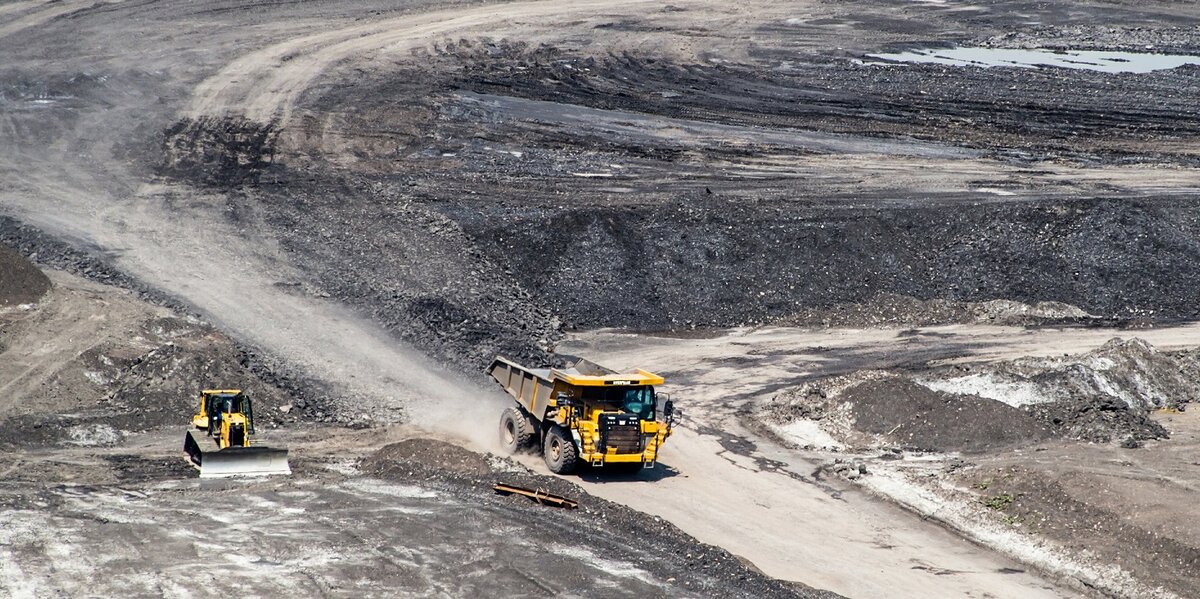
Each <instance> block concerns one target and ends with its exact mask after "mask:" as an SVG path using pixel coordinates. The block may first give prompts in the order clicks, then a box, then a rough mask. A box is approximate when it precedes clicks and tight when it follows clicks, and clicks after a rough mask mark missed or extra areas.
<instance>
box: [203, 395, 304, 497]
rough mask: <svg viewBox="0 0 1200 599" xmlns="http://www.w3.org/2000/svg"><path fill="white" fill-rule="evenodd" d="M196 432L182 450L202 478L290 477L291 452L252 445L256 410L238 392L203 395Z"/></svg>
mask: <svg viewBox="0 0 1200 599" xmlns="http://www.w3.org/2000/svg"><path fill="white" fill-rule="evenodd" d="M192 424H193V425H195V427H196V430H190V431H188V432H187V435H186V436H185V437H184V439H183V450H184V452H185V453H187V455H188V457H189V458H191V460H192V463H193V464H195V465H196V467H197V468H199V469H200V478H221V477H229V476H269V475H273V474H291V473H292V469H291V466H289V465H288V451H287V450H286V449H275V448H271V447H265V446H262V445H253V444H252V443H253V437H254V408H253V404H252V403H251V401H250V398H249V397H247V396H246V395H245V394H244V393H242V392H241V391H240V390H238V389H206V390H204V391H201V392H200V411H199V412H198V413H197V414H196V415H195V416H193V417H192Z"/></svg>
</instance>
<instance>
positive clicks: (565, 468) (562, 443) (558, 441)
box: [542, 424, 579, 474]
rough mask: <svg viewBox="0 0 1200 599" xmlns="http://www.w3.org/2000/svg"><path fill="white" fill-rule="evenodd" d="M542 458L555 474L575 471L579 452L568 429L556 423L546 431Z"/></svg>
mask: <svg viewBox="0 0 1200 599" xmlns="http://www.w3.org/2000/svg"><path fill="white" fill-rule="evenodd" d="M542 458H543V459H545V460H546V466H547V467H549V468H550V471H551V472H553V473H555V474H570V473H571V472H574V471H575V463H576V461H577V460H578V459H579V453H578V451H576V449H575V442H574V441H572V440H571V435H570V434H568V433H567V431H566V429H564V428H563V427H561V426H559V425H557V424H555V425H552V426H551V427H550V430H548V431H546V440H545V442H544V443H543V444H542Z"/></svg>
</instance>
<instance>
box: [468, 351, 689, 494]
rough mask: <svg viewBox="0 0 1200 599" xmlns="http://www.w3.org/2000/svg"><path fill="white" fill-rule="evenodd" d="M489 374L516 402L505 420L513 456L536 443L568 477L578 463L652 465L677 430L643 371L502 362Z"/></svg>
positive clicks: (669, 408) (666, 401)
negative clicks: (522, 364)
mask: <svg viewBox="0 0 1200 599" xmlns="http://www.w3.org/2000/svg"><path fill="white" fill-rule="evenodd" d="M488 373H489V374H490V375H491V376H492V378H493V379H495V380H496V382H498V383H500V385H501V386H502V387H504V389H505V391H507V392H508V394H509V395H511V396H512V397H513V399H514V400H515V402H516V405H515V406H512V407H510V408H509V409H507V410H505V412H504V414H502V415H501V420H500V442H501V444H502V445H504V446H505V448H506V449H508V450H510V451H519V450H521V449H524V448H527V447H530V446H535V445H536V446H537V447H540V448H541V450H542V455H543V457H544V458H545V460H546V464H547V466H549V467H550V469H551V470H552V471H554V472H556V473H564V472H570V471H571V470H573V469H574V468H575V466H576V465H577V464H578V463H580V462H583V463H587V464H591V465H593V466H612V465H619V464H627V465H630V466H634V465H636V466H642V467H646V468H651V467H653V466H654V464H655V462H656V461H657V459H658V451H659V449H660V448H661V447H662V445H663V442H665V441H666V439H667V437H669V436H671V428H672V426H673V425H674V418H675V415H676V414H675V411H674V405H673V403H672V402H671V400H670V398H669V397H668V396H667V395H666V394H662V393H658V392H657V391H656V390H655V386H656V385H661V384H662V383H663V382H664V381H663V378H662V377H661V376H659V375H657V374H654V373H652V372H648V371H646V370H641V369H637V370H635V371H633V372H629V373H619V372H616V371H613V370H610V369H608V368H604V367H603V366H600V365H598V364H595V363H592V362H589V361H587V360H580V361H578V362H576V363H575V364H573V365H572V366H570V367H567V368H526V367H523V366H521V365H519V364H516V363H514V362H512V361H509V360H507V359H505V358H502V357H497V358H496V359H495V360H494V361H493V362H492V365H491V367H490V368H489V369H488Z"/></svg>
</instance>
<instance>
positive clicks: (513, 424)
mask: <svg viewBox="0 0 1200 599" xmlns="http://www.w3.org/2000/svg"><path fill="white" fill-rule="evenodd" d="M533 438H534V431H533V426H532V425H531V424H530V422H529V418H526V417H525V414H524V413H523V412H522V411H521V410H520V409H518V408H515V407H513V408H508V409H507V410H504V413H503V414H500V446H501V447H503V448H504V449H506V450H508V452H509V453H517V452H519V451H524V450H525V449H528V448H529V446H530V445H532V444H533Z"/></svg>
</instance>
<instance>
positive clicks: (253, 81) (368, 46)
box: [184, 0, 657, 123]
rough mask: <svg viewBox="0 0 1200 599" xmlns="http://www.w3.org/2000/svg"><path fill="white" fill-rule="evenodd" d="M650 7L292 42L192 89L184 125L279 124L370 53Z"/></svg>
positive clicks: (418, 25) (407, 25) (408, 22)
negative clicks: (346, 64) (223, 117)
mask: <svg viewBox="0 0 1200 599" xmlns="http://www.w3.org/2000/svg"><path fill="white" fill-rule="evenodd" d="M638 6H657V4H654V3H650V2H647V1H646V0H616V1H612V2H605V1H596V0H592V1H588V2H573V3H571V4H569V5H566V6H564V5H563V4H560V3H556V2H521V3H513V4H506V5H502V6H484V7H477V8H470V9H455V10H445V11H438V12H433V13H427V14H423V15H408V16H404V17H397V18H394V19H386V20H383V21H377V22H373V23H367V24H362V25H354V26H351V27H346V28H343V29H337V30H334V31H328V32H324V33H318V34H314V35H308V36H304V37H299V38H295V39H292V40H288V41H286V42H283V43H280V44H276V45H274V46H271V47H268V48H264V49H262V50H258V51H256V52H252V53H250V54H247V55H246V56H243V57H242V58H239V59H237V60H235V61H233V62H232V63H230V64H229V65H228V66H227V67H225V68H224V69H222V70H221V72H220V73H217V74H216V75H214V76H213V77H210V78H209V79H207V80H205V81H204V82H203V83H201V84H200V85H199V86H197V88H196V90H195V93H194V98H193V100H192V102H191V105H190V107H189V108H188V110H187V111H186V113H185V115H184V116H186V117H191V118H200V117H203V116H211V115H219V114H222V113H240V114H241V115H242V116H244V117H246V118H248V119H250V120H253V121H258V122H260V123H269V122H286V121H287V119H288V117H289V115H290V114H291V110H292V107H293V106H294V105H295V104H296V100H297V99H298V98H299V97H300V94H302V93H303V92H304V90H306V89H307V88H308V87H309V86H310V85H311V84H312V83H313V81H314V80H315V79H316V78H317V77H318V76H319V75H320V74H321V73H322V72H324V71H325V70H326V69H328V68H329V67H331V66H333V65H334V64H336V63H338V62H339V61H342V60H346V59H348V58H351V57H355V56H364V55H367V54H370V53H372V52H376V51H380V50H382V51H386V52H391V53H400V52H406V51H409V50H412V49H415V48H419V47H422V46H425V45H426V44H428V43H429V42H430V41H432V40H434V39H436V38H437V37H439V36H445V35H447V34H450V33H454V32H464V31H467V30H470V29H475V28H480V27H482V26H490V31H491V32H495V31H496V28H495V27H496V26H497V25H499V24H501V23H504V22H508V21H513V20H517V19H540V18H548V17H555V16H565V15H566V14H569V15H570V16H571V17H574V18H579V17H583V16H586V15H587V14H589V13H592V14H600V13H605V12H609V11H612V10H615V9H620V8H627V7H638Z"/></svg>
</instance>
